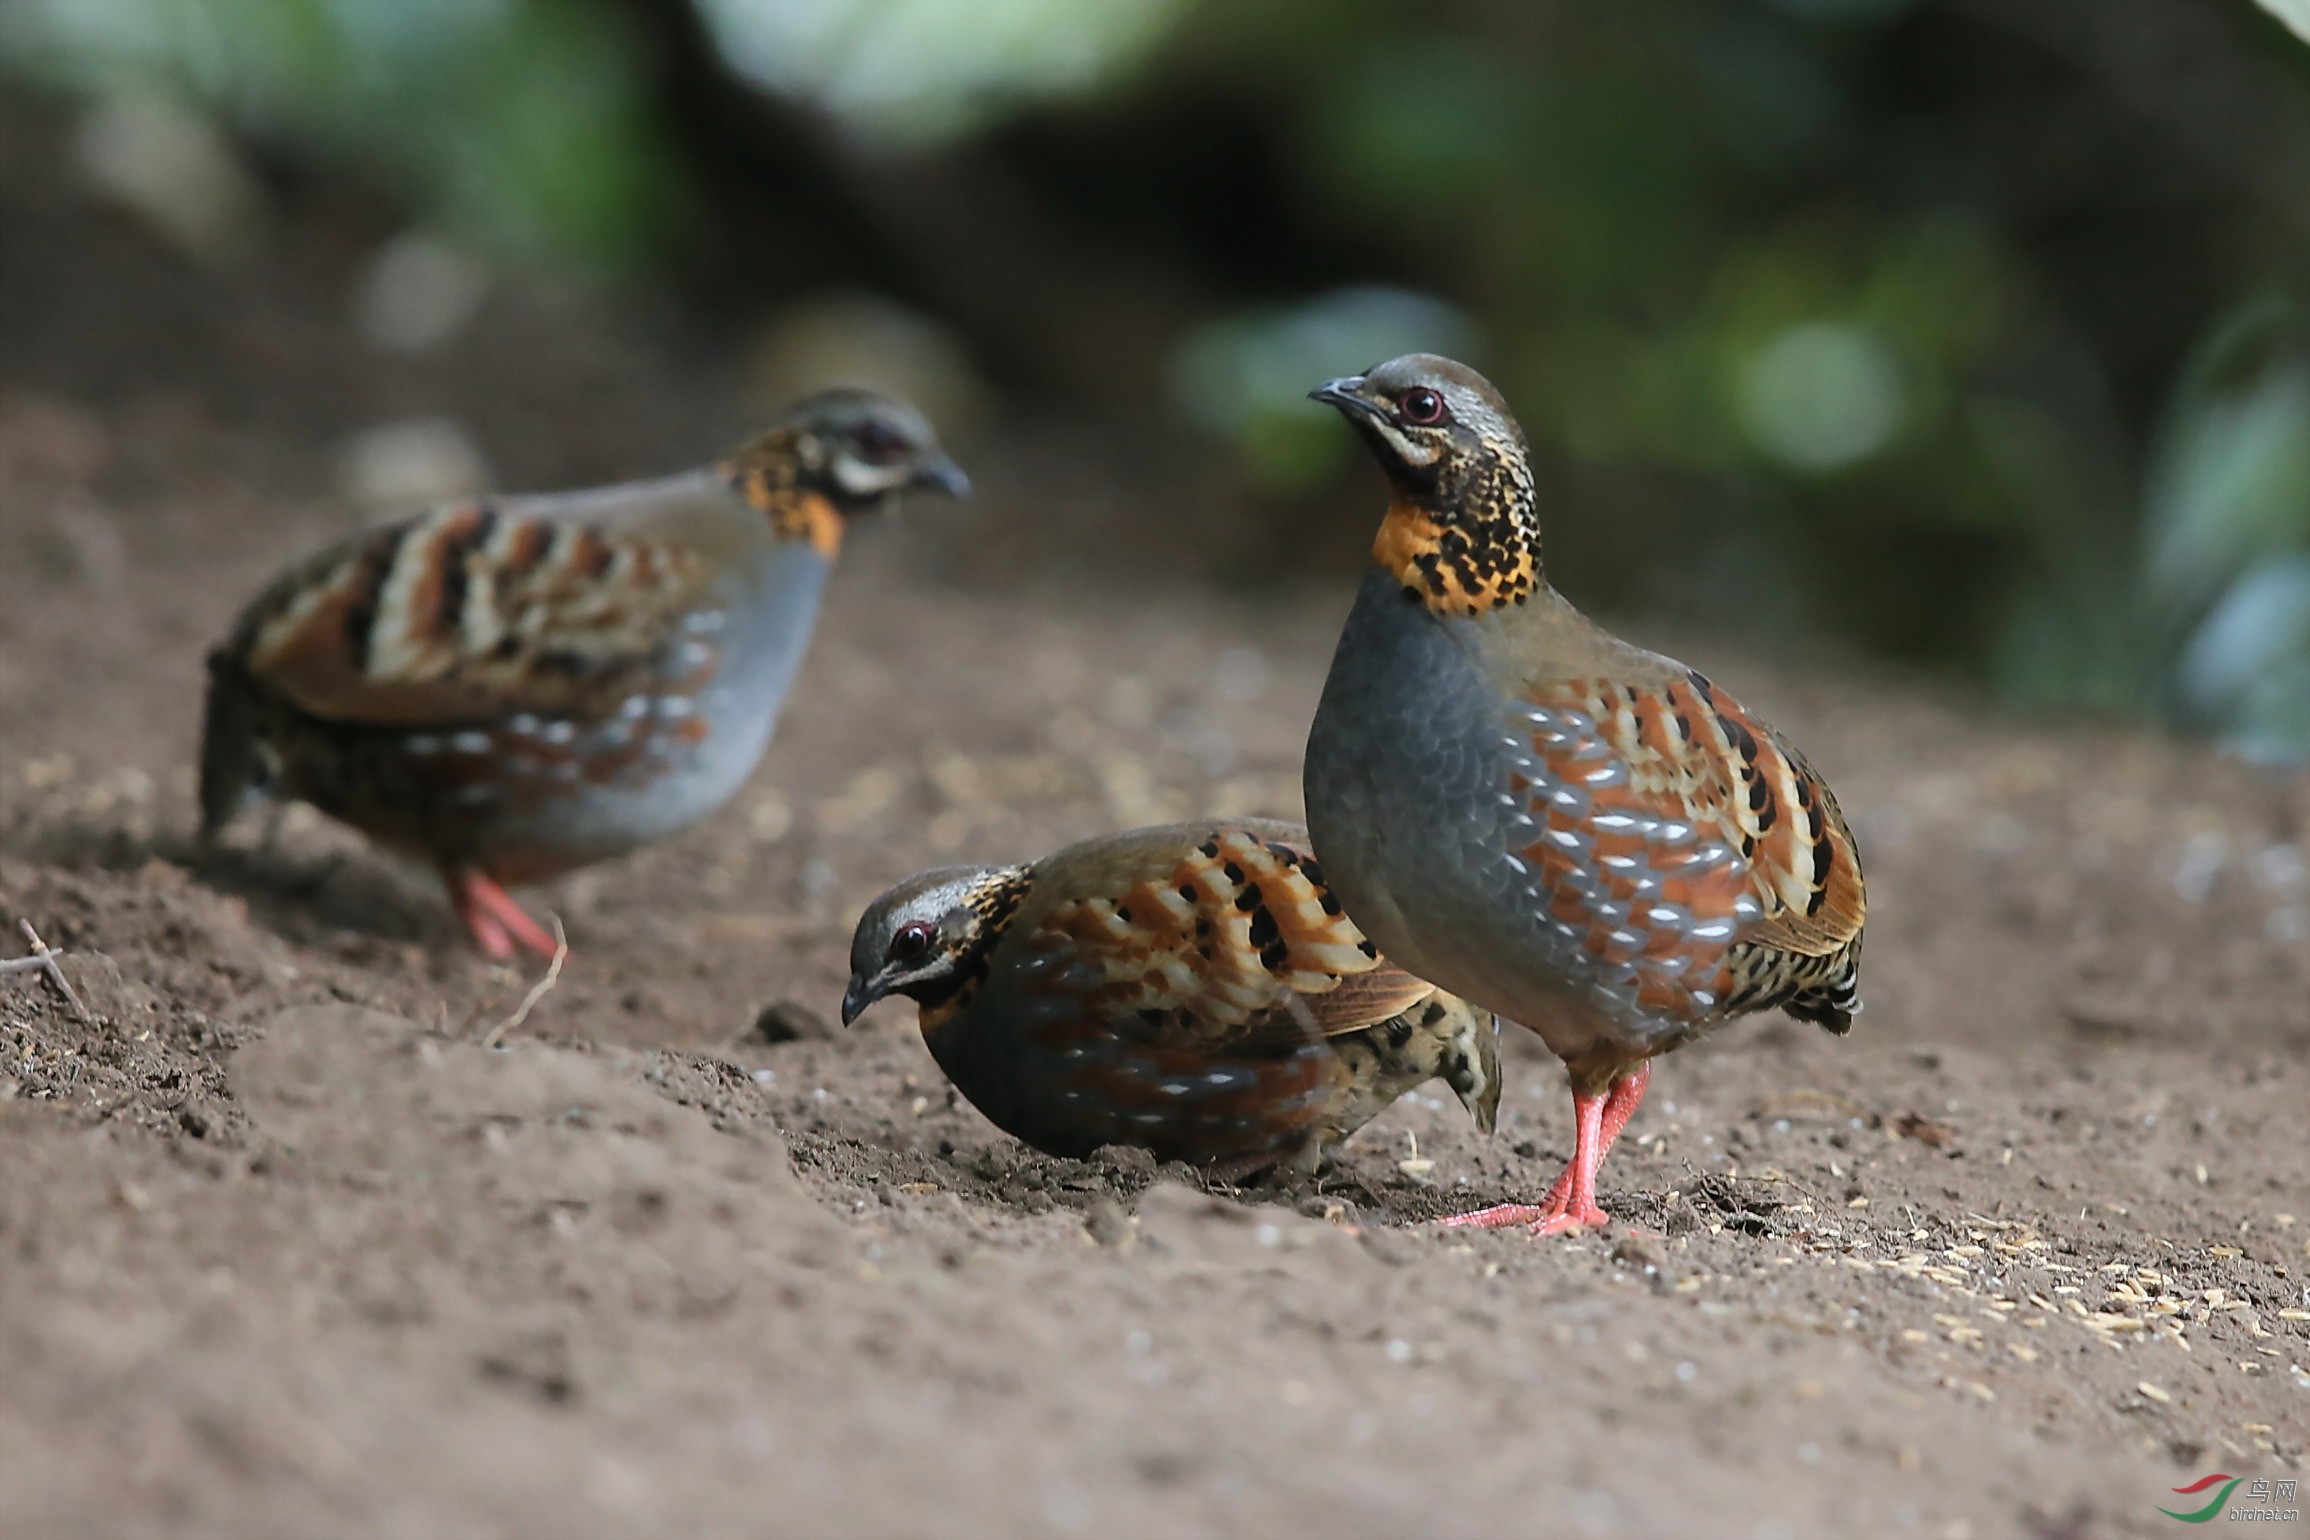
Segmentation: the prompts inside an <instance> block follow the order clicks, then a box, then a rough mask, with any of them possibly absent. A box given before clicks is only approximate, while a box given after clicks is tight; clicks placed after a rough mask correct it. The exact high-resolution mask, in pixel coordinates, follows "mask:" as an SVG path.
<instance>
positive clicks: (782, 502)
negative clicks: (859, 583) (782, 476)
mask: <svg viewBox="0 0 2310 1540" xmlns="http://www.w3.org/2000/svg"><path fill="white" fill-rule="evenodd" d="M736 481H737V486H738V495H739V496H740V497H742V498H744V499H745V500H746V502H747V504H748V506H750V507H753V508H756V509H759V510H760V511H761V512H762V514H763V515H764V516H765V517H767V518H768V519H769V520H770V527H771V528H772V529H773V530H775V531H777V533H778V538H780V539H781V540H807V541H809V542H810V547H811V549H812V550H814V551H816V552H817V553H818V554H819V555H821V556H823V557H825V558H826V559H827V560H828V561H832V560H834V558H835V557H836V556H838V555H840V554H841V552H842V515H841V514H840V513H838V512H837V511H836V510H835V507H834V504H833V503H831V502H829V501H828V500H827V499H826V497H825V495H824V494H823V493H819V492H806V491H804V490H802V489H801V488H799V487H792V486H779V485H777V484H776V483H775V482H774V481H772V480H771V478H770V476H769V475H768V474H767V473H766V472H764V471H760V470H745V469H741V470H739V471H738V473H737V475H736Z"/></svg>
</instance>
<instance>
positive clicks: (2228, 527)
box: [2144, 303, 2310, 614]
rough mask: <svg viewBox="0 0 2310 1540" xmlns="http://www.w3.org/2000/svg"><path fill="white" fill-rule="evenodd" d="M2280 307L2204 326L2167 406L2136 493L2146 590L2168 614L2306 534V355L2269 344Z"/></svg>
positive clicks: (2309, 408)
mask: <svg viewBox="0 0 2310 1540" xmlns="http://www.w3.org/2000/svg"><path fill="white" fill-rule="evenodd" d="M2284 323H2285V317H2284V316H2283V314H2282V313H2280V312H2278V311H2275V310H2273V309H2272V308H2271V307H2270V306H2268V305H2267V304H2263V303H2257V304H2255V305H2252V306H2249V307H2247V308H2246V309H2245V310H2244V311H2242V312H2240V313H2239V314H2238V315H2236V316H2234V317H2232V318H2230V319H2229V320H2228V321H2226V322H2225V323H2224V324H2223V325H2221V326H2220V327H2219V328H2217V330H2216V331H2215V333H2214V335H2213V336H2212V337H2210V338H2209V339H2208V341H2207V342H2206V344H2205V345H2204V346H2203V347H2202V348H2201V349H2200V350H2199V353H2198V355H2197V357H2196V358H2195V359H2194V360H2193V361H2192V364H2191V366H2190V368H2189V370H2188V372H2187V374H2186V375H2185V378H2184V380H2183V383H2182V384H2181V386H2180V387H2179V389H2178V390H2177V392H2176V395H2175V400H2174V402H2173V404H2172V406H2171V407H2170V408H2169V409H2168V412H2167V416H2166V422H2165V426H2164V428H2163V431H2162V432H2161V433H2160V435H2159V439H2158V442H2157V444H2156V445H2155V446H2154V448H2153V450H2152V457H2151V462H2150V467H2149V477H2148V491H2147V494H2146V510H2145V511H2146V516H2147V517H2146V530H2147V534H2148V566H2147V569H2146V572H2145V574H2144V575H2145V578H2146V581H2147V584H2148V589H2149V592H2150V593H2151V594H2152V595H2153V596H2154V597H2156V598H2157V600H2158V601H2159V602H2160V603H2161V604H2162V605H2163V606H2164V607H2165V608H2166V609H2167V610H2168V611H2169V612H2172V613H2185V614H2186V613H2190V612H2194V611H2195V610H2196V609H2197V608H2198V607H2200V606H2201V605H2203V604H2205V603H2207V602H2208V601H2209V600H2210V599H2211V597H2212V595H2213V594H2214V593H2216V592H2218V591H2219V590H2220V589H2221V587H2222V586H2223V585H2224V584H2225V583H2227V582H2228V581H2229V580H2230V579H2231V578H2232V577H2233V576H2234V575H2235V574H2236V573H2238V572H2239V571H2240V570H2241V569H2243V568H2244V567H2246V566H2247V565H2249V564H2251V563H2253V562H2255V561H2257V560H2258V559H2260V558H2262V557H2264V556H2267V555H2269V554H2271V553H2273V552H2276V551H2279V550H2283V549H2286V548H2288V547H2290V546H2293V545H2295V544H2297V543H2299V542H2301V541H2303V540H2304V539H2306V538H2310V362H2305V360H2304V359H2303V358H2301V357H2300V356H2298V355H2295V354H2294V353H2292V352H2291V351H2281V352H2278V353H2276V354H2275V355H2272V354H2271V352H2270V349H2271V346H2272V341H2273V334H2274V332H2275V330H2276V329H2277V328H2279V327H2281V326H2282V325H2284Z"/></svg>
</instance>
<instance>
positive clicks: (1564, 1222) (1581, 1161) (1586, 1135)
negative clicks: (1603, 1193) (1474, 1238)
mask: <svg viewBox="0 0 2310 1540" xmlns="http://www.w3.org/2000/svg"><path fill="white" fill-rule="evenodd" d="M1651 1083H1652V1063H1651V1061H1650V1060H1646V1061H1645V1062H1644V1063H1642V1064H1640V1065H1638V1066H1637V1068H1636V1072H1635V1073H1634V1074H1632V1075H1629V1076H1628V1077H1627V1078H1626V1079H1623V1080H1618V1081H1615V1082H1614V1083H1613V1085H1612V1088H1611V1089H1610V1090H1609V1091H1607V1092H1606V1093H1605V1094H1604V1095H1602V1096H1598V1095H1596V1094H1594V1093H1593V1092H1592V1093H1589V1094H1587V1095H1583V1094H1582V1093H1580V1092H1579V1091H1574V1092H1573V1093H1572V1117H1573V1123H1574V1127H1575V1133H1574V1135H1573V1141H1572V1159H1571V1160H1570V1161H1568V1162H1566V1163H1565V1167H1564V1174H1563V1175H1561V1176H1559V1177H1557V1178H1556V1185H1555V1186H1553V1187H1551V1188H1549V1189H1548V1196H1547V1197H1545V1198H1543V1199H1541V1200H1540V1202H1539V1203H1537V1204H1525V1203H1501V1204H1495V1205H1494V1206H1493V1207H1491V1208H1483V1209H1477V1210H1476V1211H1475V1212H1474V1213H1472V1214H1454V1215H1453V1216H1451V1217H1450V1218H1448V1219H1439V1220H1437V1221H1436V1223H1438V1224H1440V1225H1447V1226H1461V1227H1466V1228H1468V1229H1476V1230H1496V1229H1503V1228H1505V1227H1507V1226H1509V1225H1524V1226H1526V1227H1527V1228H1529V1229H1530V1230H1531V1232H1532V1233H1533V1234H1534V1235H1570V1234H1572V1233H1573V1232H1575V1231H1579V1230H1601V1229H1603V1228H1604V1227H1605V1226H1606V1225H1608V1224H1610V1223H1611V1222H1612V1216H1611V1215H1609V1214H1607V1213H1605V1212H1604V1210H1603V1209H1602V1208H1600V1207H1598V1206H1597V1202H1596V1168H1597V1167H1599V1166H1601V1165H1602V1164H1604V1157H1605V1154H1606V1153H1607V1152H1608V1151H1610V1150H1611V1148H1612V1145H1613V1142H1614V1141H1615V1140H1617V1139H1618V1138H1619V1137H1620V1132H1621V1130H1622V1129H1624V1128H1626V1127H1627V1126H1628V1120H1629V1119H1630V1118H1632V1117H1634V1116H1635V1115H1636V1104H1637V1103H1638V1102H1641V1101H1643V1100H1644V1089H1645V1087H1646V1086H1648V1085H1650V1084H1651Z"/></svg>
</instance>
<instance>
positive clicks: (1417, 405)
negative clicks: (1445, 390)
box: [1396, 385, 1450, 428]
mask: <svg viewBox="0 0 2310 1540" xmlns="http://www.w3.org/2000/svg"><path fill="white" fill-rule="evenodd" d="M1396 414H1397V415H1398V416H1400V417H1401V418H1403V420H1404V421H1406V422H1408V423H1410V424H1411V425H1412V426H1413V427H1415V428H1433V427H1435V426H1436V425H1437V424H1438V423H1440V422H1442V421H1444V420H1445V418H1446V417H1448V416H1449V415H1450V414H1449V413H1448V412H1446V411H1445V410H1444V398H1443V397H1442V396H1441V395H1438V394H1437V393H1436V392H1435V391H1432V390H1430V389H1428V387H1427V386H1425V385H1415V386H1413V387H1412V388H1411V389H1410V390H1407V391H1405V392H1404V393H1403V394H1402V395H1401V396H1398V397H1397V398H1396Z"/></svg>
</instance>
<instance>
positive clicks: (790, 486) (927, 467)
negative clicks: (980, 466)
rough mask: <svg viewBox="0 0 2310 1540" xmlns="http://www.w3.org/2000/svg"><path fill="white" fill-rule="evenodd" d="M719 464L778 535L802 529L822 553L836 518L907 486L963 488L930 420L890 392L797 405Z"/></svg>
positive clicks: (832, 545)
mask: <svg viewBox="0 0 2310 1540" xmlns="http://www.w3.org/2000/svg"><path fill="white" fill-rule="evenodd" d="M727 470H728V471H729V473H730V475H731V477H732V479H733V480H734V481H735V483H736V484H737V486H738V489H739V492H740V494H741V495H742V496H744V497H745V498H746V500H747V501H748V502H750V503H753V504H754V505H755V506H756V507H758V508H760V509H762V510H763V511H764V512H765V513H767V514H769V515H770V518H771V522H772V523H773V524H774V525H775V526H777V528H778V529H779V532H780V533H782V534H790V535H802V536H806V537H808V538H809V539H810V540H811V541H812V542H813V543H814V544H816V545H818V546H819V547H820V548H821V549H822V550H824V551H825V553H826V554H827V555H829V556H831V555H833V554H834V549H836V548H839V546H840V544H841V525H840V520H841V518H843V517H847V516H849V515H852V514H859V513H870V512H874V511H877V510H883V509H888V508H890V507H891V506H893V505H894V504H895V503H896V502H897V501H898V498H899V496H900V494H902V493H904V492H907V491H910V490H916V489H921V490H928V491H933V492H943V493H945V494H946V495H947V496H949V497H968V496H969V495H970V490H971V483H970V478H969V477H968V476H965V475H964V474H963V472H962V467H960V466H958V465H956V464H955V463H954V461H953V460H952V459H950V458H949V457H948V456H947V453H946V451H945V450H943V449H941V448H939V444H938V435H937V434H936V433H934V432H933V431H932V430H931V426H930V421H929V419H927V418H925V417H924V416H923V415H922V413H921V412H919V411H917V410H915V408H914V407H913V406H912V405H911V404H910V403H908V402H905V401H902V400H900V399H899V398H898V397H896V396H886V395H883V394H882V393H881V392H879V391H872V390H861V389H856V388H845V389H840V390H822V391H820V392H818V394H816V395H814V396H806V397H804V398H803V399H802V400H800V401H798V402H796V403H795V404H794V405H793V406H791V407H789V408H787V410H786V411H785V412H784V413H783V414H781V415H780V416H779V418H778V420H777V421H775V422H773V423H772V424H771V425H770V426H769V427H768V428H767V429H766V430H764V432H763V433H762V434H761V436H760V437H758V438H756V439H755V440H754V441H753V442H752V443H751V444H748V445H747V446H746V447H745V448H744V449H741V450H740V451H739V452H738V453H737V454H736V455H735V456H733V457H732V458H731V460H730V462H729V465H728V466H727Z"/></svg>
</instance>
